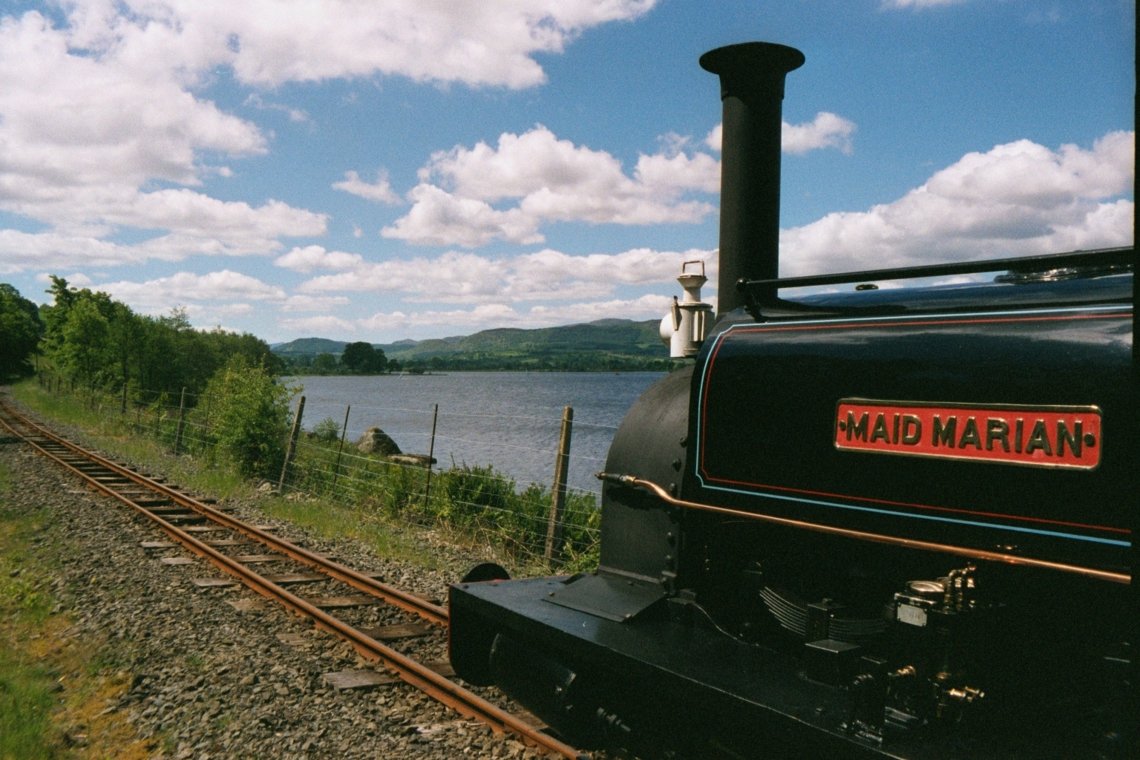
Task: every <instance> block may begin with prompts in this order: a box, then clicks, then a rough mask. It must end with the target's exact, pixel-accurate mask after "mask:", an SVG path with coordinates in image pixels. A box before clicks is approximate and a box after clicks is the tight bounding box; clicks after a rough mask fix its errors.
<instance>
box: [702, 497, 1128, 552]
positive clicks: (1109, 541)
mask: <svg viewBox="0 0 1140 760" xmlns="http://www.w3.org/2000/svg"><path fill="white" fill-rule="evenodd" d="M702 485H703V487H704V488H707V489H708V490H710V491H724V492H726V493H735V494H742V495H744V496H761V497H764V498H768V499H779V500H780V501H795V502H800V503H802V504H811V505H813V506H817V507H829V508H832V509H847V510H851V511H854V512H870V513H873V514H879V515H887V516H889V517H909V518H911V519H913V520H930V521H931V522H943V523H952V524H955V525H969V526H970V527H974V528H989V529H991V530H1003V531H1014V532H1016V533H1032V534H1034V535H1038V536H1049V537H1051V538H1068V539H1071V540H1075V541H1089V542H1092V543H1095V544H1105V545H1107V546H1121V547H1124V548H1128V547H1130V546H1132V542H1131V541H1124V540H1121V539H1115V538H1096V537H1095V536H1084V535H1081V534H1079V533H1062V532H1060V531H1053V530H1043V529H1041V528H1026V527H1022V526H1017V525H1004V524H1001V523H988V522H981V521H979V520H962V519H958V518H953V517H935V516H934V515H918V514H913V513H911V512H895V511H893V510H890V509H881V508H878V507H859V506H855V505H854V504H842V503H839V502H831V501H822V500H820V499H808V498H805V497H803V496H787V495H784V494H774V493H767V492H763V491H746V490H744V489H738V488H727V487H724V486H710V485H704V484H703V483H702Z"/></svg>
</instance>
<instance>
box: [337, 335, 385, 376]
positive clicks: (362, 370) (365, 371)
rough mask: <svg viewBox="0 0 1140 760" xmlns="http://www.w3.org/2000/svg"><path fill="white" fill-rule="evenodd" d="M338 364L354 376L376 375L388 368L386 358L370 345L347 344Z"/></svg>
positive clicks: (363, 343)
mask: <svg viewBox="0 0 1140 760" xmlns="http://www.w3.org/2000/svg"><path fill="white" fill-rule="evenodd" d="M340 363H341V366H343V367H344V368H345V369H346V370H348V371H349V372H351V373H352V374H354V375H378V374H381V373H383V372H384V370H385V369H386V368H387V366H388V357H386V356H385V355H384V352H383V351H382V350H381V349H378V348H374V347H373V346H372V344H371V343H365V342H364V341H359V342H357V343H349V344H348V345H347V346H345V347H344V353H343V354H341V355H340Z"/></svg>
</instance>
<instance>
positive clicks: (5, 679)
mask: <svg viewBox="0 0 1140 760" xmlns="http://www.w3.org/2000/svg"><path fill="white" fill-rule="evenodd" d="M0 445H10V444H6V443H5V444H0ZM13 487H14V485H13V483H12V478H11V474H10V472H9V471H8V470H7V468H5V467H4V466H3V465H2V464H0V758H2V759H3V760H9V758H11V759H12V760H17V759H18V760H39V759H40V758H45V759H46V758H57V757H76V758H103V757H112V756H114V757H119V758H127V759H128V760H131V759H133V758H145V757H148V756H149V755H150V750H149V745H148V744H147V743H146V742H144V741H141V740H140V739H138V737H136V736H135V733H134V730H133V728H132V727H131V725H130V724H129V723H128V722H127V720H126V717H125V716H124V715H123V714H122V713H120V712H118V711H115V710H114V709H111V708H112V707H113V705H114V704H115V703H116V702H117V701H118V699H119V698H120V697H122V695H123V694H124V693H125V692H126V690H127V688H128V686H129V683H130V679H129V676H127V675H126V674H125V673H123V672H121V671H119V670H115V669H114V668H113V666H111V663H110V662H109V660H108V657H107V653H106V651H105V650H104V649H103V648H102V647H101V646H99V645H96V644H95V643H94V642H92V641H90V640H82V641H81V640H79V639H78V638H77V637H75V636H74V635H72V634H71V632H70V627H71V621H70V620H69V619H68V617H67V615H66V614H65V613H63V612H60V611H57V607H58V601H57V600H56V599H55V598H54V597H53V595H52V593H51V591H50V579H51V577H52V575H53V571H52V562H53V559H52V558H50V557H47V556H45V555H44V553H41V552H40V551H39V550H38V547H39V546H40V545H41V542H40V541H39V536H40V535H41V534H42V533H43V531H44V529H45V525H44V523H45V520H46V519H47V516H46V514H45V513H44V512H43V511H42V510H33V511H27V510H18V509H17V508H16V507H15V506H14V504H13V501H12V499H11V492H12V489H13Z"/></svg>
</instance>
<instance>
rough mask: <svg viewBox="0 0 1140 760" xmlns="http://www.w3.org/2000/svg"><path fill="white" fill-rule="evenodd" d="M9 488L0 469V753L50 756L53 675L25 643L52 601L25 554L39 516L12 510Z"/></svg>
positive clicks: (7, 477) (43, 622) (3, 755)
mask: <svg viewBox="0 0 1140 760" xmlns="http://www.w3.org/2000/svg"><path fill="white" fill-rule="evenodd" d="M11 488H12V486H11V476H10V473H9V472H8V471H7V470H6V469H4V468H0V758H5V759H7V758H47V757H53V756H54V750H53V734H52V731H51V730H50V729H51V710H52V707H53V706H54V704H55V698H54V696H53V690H54V687H55V676H54V673H53V672H52V670H51V668H50V667H48V666H46V665H45V664H44V663H43V662H41V661H40V660H39V659H38V658H36V657H35V656H32V655H31V654H30V653H29V646H28V638H29V637H30V636H31V635H32V634H35V633H38V632H40V631H42V630H43V629H44V628H45V626H46V621H47V618H48V616H49V615H50V612H51V606H52V602H51V599H50V598H49V597H48V595H46V594H45V593H43V592H42V591H41V590H40V589H39V588H38V587H37V584H36V582H35V578H36V577H37V573H36V565H35V562H34V561H33V560H32V558H31V557H30V556H29V554H28V545H29V543H30V540H31V537H32V536H33V535H34V534H35V533H36V532H37V531H38V530H39V526H40V521H41V519H42V517H41V516H40V515H39V514H18V513H16V512H15V511H14V510H13V509H12V507H11V502H10V500H9V497H10V493H11Z"/></svg>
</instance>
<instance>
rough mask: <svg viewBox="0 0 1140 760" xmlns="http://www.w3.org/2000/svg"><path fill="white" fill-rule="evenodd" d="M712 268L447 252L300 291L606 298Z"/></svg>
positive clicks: (633, 255) (686, 254) (661, 258)
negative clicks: (688, 271)
mask: <svg viewBox="0 0 1140 760" xmlns="http://www.w3.org/2000/svg"><path fill="white" fill-rule="evenodd" d="M693 260H700V261H705V262H707V264H706V266H707V269H708V275H709V279H710V280H712V281H715V279H716V265H715V257H714V255H713V252H712V251H707V250H689V251H683V252H672V251H668V252H666V251H653V250H649V249H644V248H639V249H633V250H629V251H624V252H622V253H617V254H590V255H585V256H573V255H570V254H566V253H562V252H559V251H553V250H542V251H537V252H535V253H528V254H521V255H518V256H514V257H506V258H499V259H491V258H488V257H484V256H478V255H476V254H473V253H457V252H448V253H445V254H442V255H440V256H437V257H434V258H416V259H408V260H392V261H383V262H378V263H364V262H360V264H359V266H355V267H353V268H352V269H350V270H346V271H342V272H340V273H338V274H331V275H323V276H319V277H315V278H313V279H311V280H308V281H306V282H304V283H302V284H301V286H300V287H299V288H298V290H299V291H300V292H302V293H350V292H368V293H394V294H399V296H400V297H401V298H402V299H403V300H405V301H408V302H417V301H418V302H428V301H430V302H441V303H473V304H475V303H482V304H490V303H498V302H503V301H509V302H511V303H522V302H527V301H531V302H535V301H568V300H574V299H583V300H584V299H588V298H598V297H604V296H606V295H607V294H610V293H612V292H613V291H614V289H615V288H617V287H619V286H623V285H630V286H639V287H646V286H658V285H659V286H660V291H661V292H663V293H664V292H672V291H673V290H675V284H674V281H675V280H676V277H677V275H678V274H680V272H681V262H683V261H693Z"/></svg>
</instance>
